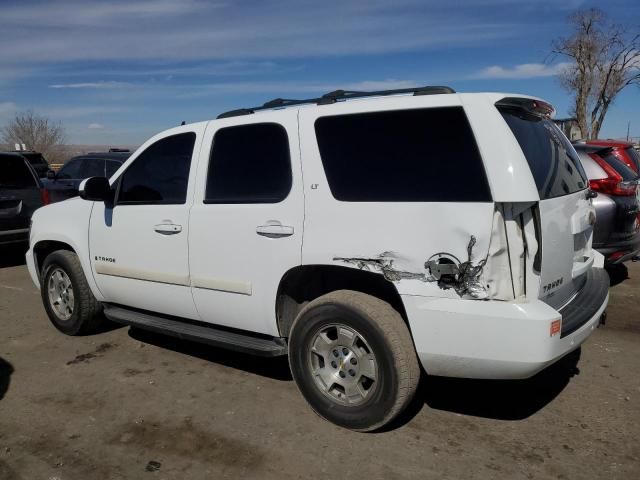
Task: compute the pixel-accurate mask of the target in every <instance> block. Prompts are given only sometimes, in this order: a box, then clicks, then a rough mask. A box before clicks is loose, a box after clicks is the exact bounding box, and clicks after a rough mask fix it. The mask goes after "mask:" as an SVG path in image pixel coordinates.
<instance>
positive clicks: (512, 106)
mask: <svg viewBox="0 0 640 480" xmlns="http://www.w3.org/2000/svg"><path fill="white" fill-rule="evenodd" d="M495 105H496V107H497V108H503V109H507V110H519V111H521V112H526V113H528V114H530V115H535V116H536V117H543V118H551V117H552V116H553V115H554V114H555V113H556V111H555V109H554V108H553V106H552V105H551V104H549V103H547V102H543V101H542V100H534V99H532V98H522V97H505V98H503V99H502V100H498V101H497V102H496V104H495Z"/></svg>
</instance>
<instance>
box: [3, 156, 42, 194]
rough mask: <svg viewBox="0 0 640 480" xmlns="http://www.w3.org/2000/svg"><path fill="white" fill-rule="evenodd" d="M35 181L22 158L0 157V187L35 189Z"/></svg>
mask: <svg viewBox="0 0 640 480" xmlns="http://www.w3.org/2000/svg"><path fill="white" fill-rule="evenodd" d="M36 185H37V183H36V179H35V178H34V177H33V174H32V173H31V170H30V169H29V167H28V166H27V163H26V161H25V160H24V159H23V158H22V157H18V156H13V155H7V156H0V187H5V188H25V187H35V186H36Z"/></svg>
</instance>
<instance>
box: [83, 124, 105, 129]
mask: <svg viewBox="0 0 640 480" xmlns="http://www.w3.org/2000/svg"><path fill="white" fill-rule="evenodd" d="M87 128H88V129H89V130H102V129H103V128H104V125H102V124H101V123H90V124H89V126H87Z"/></svg>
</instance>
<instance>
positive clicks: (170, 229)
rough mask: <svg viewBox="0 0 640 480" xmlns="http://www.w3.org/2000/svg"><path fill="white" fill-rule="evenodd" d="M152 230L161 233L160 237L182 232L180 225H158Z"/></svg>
mask: <svg viewBox="0 0 640 480" xmlns="http://www.w3.org/2000/svg"><path fill="white" fill-rule="evenodd" d="M153 229H154V230H155V231H156V232H158V233H161V234H162V235H175V234H176V233H180V232H181V231H182V225H175V224H173V223H159V224H158V225H154V226H153Z"/></svg>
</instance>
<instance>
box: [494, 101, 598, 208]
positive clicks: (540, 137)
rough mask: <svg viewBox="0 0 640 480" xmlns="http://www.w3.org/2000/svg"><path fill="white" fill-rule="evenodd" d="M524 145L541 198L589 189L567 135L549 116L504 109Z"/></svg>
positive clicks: (519, 141) (504, 115) (507, 120)
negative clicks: (547, 117)
mask: <svg viewBox="0 0 640 480" xmlns="http://www.w3.org/2000/svg"><path fill="white" fill-rule="evenodd" d="M500 113H501V114H502V117H503V118H504V119H505V121H506V122H507V125H509V128H510V129H511V131H512V132H513V135H514V136H515V137H516V140H517V141H518V143H519V144H520V148H521V149H522V152H523V153H524V156H525V158H526V159H527V162H528V163H529V168H531V173H532V174H533V178H534V180H535V182H536V186H537V187H538V193H539V194H540V198H541V199H545V198H554V197H560V196H562V195H569V194H571V193H575V192H577V191H580V190H583V189H585V188H586V185H587V183H586V178H587V177H586V174H585V173H584V170H583V169H582V165H581V164H580V159H579V158H578V155H577V154H576V152H575V150H574V149H573V147H572V146H571V143H570V142H569V140H567V137H565V136H564V134H563V133H562V131H560V129H559V128H558V127H557V126H556V125H555V124H554V123H553V122H552V121H551V120H549V119H546V118H540V117H537V116H533V115H530V114H526V113H525V112H520V111H519V110H506V109H501V111H500Z"/></svg>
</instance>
